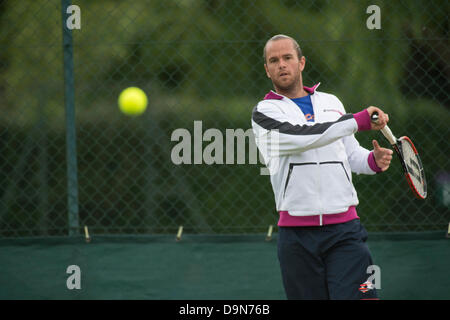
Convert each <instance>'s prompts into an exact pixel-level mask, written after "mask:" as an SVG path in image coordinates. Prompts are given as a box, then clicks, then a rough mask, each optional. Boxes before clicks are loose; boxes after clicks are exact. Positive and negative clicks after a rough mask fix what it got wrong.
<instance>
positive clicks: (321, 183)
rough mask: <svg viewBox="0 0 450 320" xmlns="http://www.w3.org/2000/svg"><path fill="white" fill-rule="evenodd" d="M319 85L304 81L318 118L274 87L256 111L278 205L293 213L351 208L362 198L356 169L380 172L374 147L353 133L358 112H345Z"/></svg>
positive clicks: (254, 121)
mask: <svg viewBox="0 0 450 320" xmlns="http://www.w3.org/2000/svg"><path fill="white" fill-rule="evenodd" d="M317 86H318V85H316V86H314V87H313V88H308V87H304V88H305V90H307V91H308V92H309V93H310V94H311V102H312V105H313V109H314V117H315V122H307V121H306V118H305V116H304V115H303V113H302V111H301V110H300V108H299V107H298V106H297V104H295V102H293V101H292V100H291V99H289V98H287V97H284V96H282V95H279V94H277V93H275V92H273V91H271V92H270V93H268V94H267V95H266V97H265V98H264V100H262V101H260V102H259V103H258V104H257V105H256V107H255V108H254V109H253V114H252V127H253V132H254V135H255V140H256V145H257V146H258V149H259V151H260V152H261V155H262V156H263V158H264V161H265V164H266V166H267V167H268V169H269V171H270V180H271V183H272V189H273V192H274V195H275V202H276V208H277V210H278V211H289V214H290V215H292V216H310V215H324V214H334V213H341V212H345V211H347V210H348V209H349V207H350V206H356V205H358V203H359V201H358V196H357V193H356V190H355V188H354V186H353V183H352V172H355V173H357V174H375V173H376V172H375V171H374V170H373V169H372V168H371V167H370V165H369V161H368V157H369V154H370V151H369V150H367V149H365V148H363V147H361V146H360V145H359V143H358V141H357V140H356V139H355V137H354V133H355V132H356V131H358V123H357V121H356V119H355V117H356V115H355V117H354V115H353V114H346V113H345V109H344V106H343V105H342V103H341V102H340V101H339V99H338V98H337V97H336V96H334V95H332V94H328V93H324V92H318V91H316V89H317ZM369 124H370V121H369ZM361 128H362V127H360V129H361ZM365 130H367V127H366V129H365Z"/></svg>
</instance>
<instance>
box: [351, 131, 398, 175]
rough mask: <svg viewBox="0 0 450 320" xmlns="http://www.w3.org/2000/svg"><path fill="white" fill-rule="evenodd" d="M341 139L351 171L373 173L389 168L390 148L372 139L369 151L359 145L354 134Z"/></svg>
mask: <svg viewBox="0 0 450 320" xmlns="http://www.w3.org/2000/svg"><path fill="white" fill-rule="evenodd" d="M342 139H343V142H344V145H345V150H346V152H347V157H348V161H349V163H350V167H351V169H352V171H353V172H355V173H357V174H375V173H378V172H382V171H386V170H387V169H388V168H389V165H390V163H391V160H392V150H390V149H386V148H382V147H380V146H379V144H378V142H377V141H376V140H373V141H372V144H373V146H374V149H373V150H372V151H369V150H367V149H366V148H363V147H361V146H360V144H359V142H358V140H356V138H355V136H354V135H351V136H347V137H344V138H342Z"/></svg>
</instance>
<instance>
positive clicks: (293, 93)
mask: <svg viewBox="0 0 450 320" xmlns="http://www.w3.org/2000/svg"><path fill="white" fill-rule="evenodd" d="M275 91H276V93H278V94H281V95H283V96H285V97H288V98H289V99H295V98H302V97H305V96H307V95H308V93H307V92H306V91H305V89H303V85H300V87H299V88H296V89H295V90H288V91H284V90H280V89H279V88H275Z"/></svg>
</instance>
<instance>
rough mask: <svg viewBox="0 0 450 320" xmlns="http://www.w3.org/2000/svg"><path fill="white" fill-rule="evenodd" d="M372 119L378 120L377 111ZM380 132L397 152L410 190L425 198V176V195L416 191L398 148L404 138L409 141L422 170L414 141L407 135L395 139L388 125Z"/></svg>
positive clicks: (419, 197)
mask: <svg viewBox="0 0 450 320" xmlns="http://www.w3.org/2000/svg"><path fill="white" fill-rule="evenodd" d="M371 119H372V121H374V122H377V121H378V113H377V112H374V113H373V114H372V117H371ZM380 131H381V133H382V134H383V135H384V137H385V138H386V140H388V141H389V143H390V144H391V146H392V148H393V149H394V150H395V153H397V156H398V158H399V160H400V163H401V165H402V169H403V173H404V174H405V177H406V181H408V185H409V187H410V188H411V190H412V191H413V193H414V195H415V196H416V198H418V199H422V200H423V199H425V198H426V196H427V190H426V179H425V176H423V177H422V178H423V182H424V184H425V196H422V195H421V194H420V193H419V192H418V191H417V188H416V187H415V186H414V184H413V182H412V179H411V175H410V173H409V172H408V169H407V168H406V163H405V159H404V157H403V154H402V151H401V149H400V147H401V146H400V144H401V143H402V142H403V141H404V140H406V143H409V144H410V146H411V147H412V149H413V151H414V154H415V155H416V159H417V160H418V161H419V165H420V167H421V169H422V170H423V166H422V160H421V159H420V156H419V153H418V152H417V149H416V147H415V146H414V143H412V141H411V139H410V138H408V137H407V136H403V137H400V138H399V139H397V138H396V137H395V136H394V134H393V133H392V131H391V129H390V128H389V127H388V125H385V126H384V128H383V129H381V130H380Z"/></svg>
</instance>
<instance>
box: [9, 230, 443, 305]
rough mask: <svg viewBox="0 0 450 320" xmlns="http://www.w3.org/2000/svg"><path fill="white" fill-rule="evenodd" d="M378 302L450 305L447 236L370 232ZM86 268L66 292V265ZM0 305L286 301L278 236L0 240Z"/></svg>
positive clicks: (432, 233)
mask: <svg viewBox="0 0 450 320" xmlns="http://www.w3.org/2000/svg"><path fill="white" fill-rule="evenodd" d="M368 244H369V247H370V249H371V251H372V255H373V258H374V262H375V264H377V265H378V266H379V267H380V269H381V289H380V290H378V293H379V296H380V298H381V299H450V290H449V288H450V276H449V271H450V239H446V238H445V237H444V233H443V232H428V233H402V234H376V233H372V234H369V240H368ZM70 265H77V266H79V267H80V270H81V278H80V279H81V289H79V290H77V289H73V290H69V289H68V288H67V286H66V281H67V279H68V277H69V276H70V274H67V273H66V270H67V267H68V266H70ZM0 268H1V272H0V299H3V300H5V299H102V300H103V299H164V300H172V299H177V300H178V299H180V300H209V299H218V300H280V299H282V300H284V299H285V295H284V291H283V287H282V283H281V276H280V269H279V265H278V260H277V246H276V234H275V235H274V237H273V239H272V240H271V241H265V235H251V236H242V235H236V236H233V235H229V236H228V235H227V236H220V235H211V236H208V235H185V236H183V238H182V239H181V241H180V242H176V241H175V236H166V235H164V236H96V237H94V238H93V240H92V242H91V243H85V242H84V239H83V238H82V237H70V238H69V237H67V238H63V237H61V238H26V239H1V240H0Z"/></svg>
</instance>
